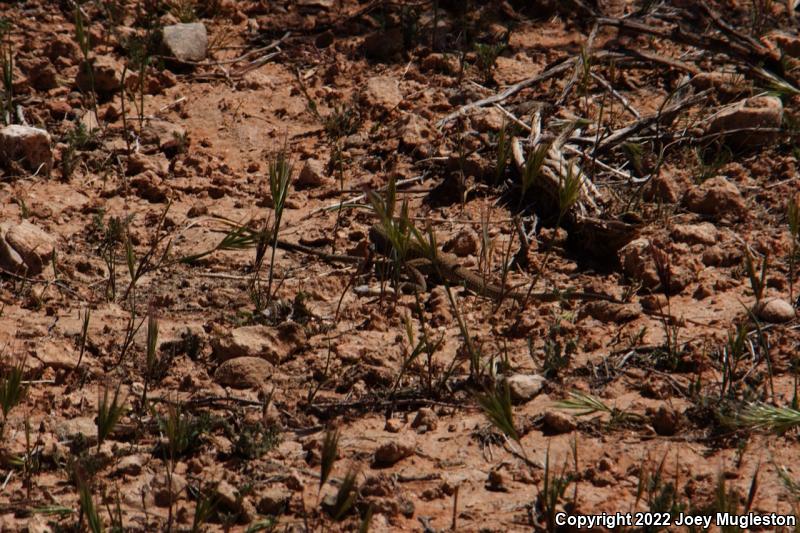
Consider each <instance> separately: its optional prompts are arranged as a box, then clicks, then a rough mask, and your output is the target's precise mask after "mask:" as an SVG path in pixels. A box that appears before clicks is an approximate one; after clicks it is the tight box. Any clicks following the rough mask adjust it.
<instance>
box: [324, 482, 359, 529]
mask: <svg viewBox="0 0 800 533" xmlns="http://www.w3.org/2000/svg"><path fill="white" fill-rule="evenodd" d="M356 496H357V492H356V473H355V472H354V471H353V470H350V471H348V472H347V474H346V475H345V476H344V479H343V480H342V483H341V485H339V490H337V491H336V496H335V498H334V499H333V502H332V504H331V505H330V507H329V508H328V514H329V515H330V516H331V518H333V519H334V520H336V521H339V520H341V519H343V518H344V517H345V516H346V515H347V513H348V512H349V511H350V509H351V508H352V507H353V504H354V503H355V501H356Z"/></svg>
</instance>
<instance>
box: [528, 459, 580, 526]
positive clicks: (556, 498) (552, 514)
mask: <svg viewBox="0 0 800 533" xmlns="http://www.w3.org/2000/svg"><path fill="white" fill-rule="evenodd" d="M573 450H577V448H573ZM576 462H577V459H576ZM574 480H575V477H574V474H569V473H567V461H566V460H565V461H564V466H563V467H562V468H561V473H559V474H556V473H555V472H554V471H553V469H552V467H551V465H550V445H549V444H548V446H547V454H546V455H545V462H544V479H543V480H542V481H543V482H542V488H541V489H540V490H539V494H537V496H536V508H537V510H538V511H539V512H540V513H541V514H542V515H543V518H544V522H545V530H546V531H548V532H555V531H558V530H559V529H558V525H557V523H556V514H557V513H558V506H559V503H560V502H561V501H562V500H563V499H564V495H565V494H566V492H567V489H568V488H569V485H570V484H571V483H572V482H573V481H574Z"/></svg>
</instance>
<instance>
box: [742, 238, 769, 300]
mask: <svg viewBox="0 0 800 533" xmlns="http://www.w3.org/2000/svg"><path fill="white" fill-rule="evenodd" d="M744 266H745V270H746V272H747V278H748V279H749V280H750V289H751V290H752V291H753V296H755V298H756V307H757V306H758V305H759V304H760V303H761V300H762V299H763V298H764V290H765V289H766V287H767V284H766V279H767V268H768V266H769V257H768V256H766V255H765V256H764V258H763V259H762V260H761V264H760V266H759V267H758V268H757V267H756V266H755V263H754V261H753V254H752V252H751V251H750V248H749V247H748V248H747V249H746V250H745V254H744Z"/></svg>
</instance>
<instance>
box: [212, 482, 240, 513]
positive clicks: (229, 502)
mask: <svg viewBox="0 0 800 533" xmlns="http://www.w3.org/2000/svg"><path fill="white" fill-rule="evenodd" d="M216 492H217V498H219V503H220V504H222V505H223V506H224V507H225V508H227V509H230V510H231V511H239V510H240V508H241V500H240V498H239V492H238V491H237V490H236V488H235V487H234V486H233V485H231V484H230V483H228V482H227V481H225V480H222V481H220V482H219V483H217V488H216Z"/></svg>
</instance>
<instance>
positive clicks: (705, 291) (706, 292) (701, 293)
mask: <svg viewBox="0 0 800 533" xmlns="http://www.w3.org/2000/svg"><path fill="white" fill-rule="evenodd" d="M713 294H714V289H712V288H711V287H709V286H708V285H707V284H705V283H700V284H699V285H698V286H697V288H696V289H695V290H694V293H692V298H694V299H695V300H705V299H706V298H708V297H709V296H712V295H713Z"/></svg>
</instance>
